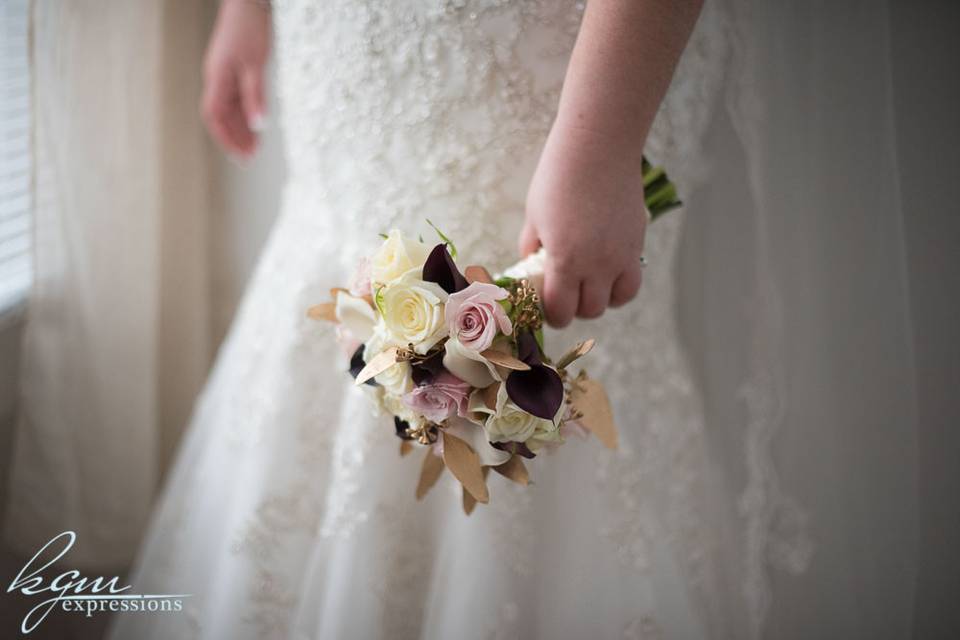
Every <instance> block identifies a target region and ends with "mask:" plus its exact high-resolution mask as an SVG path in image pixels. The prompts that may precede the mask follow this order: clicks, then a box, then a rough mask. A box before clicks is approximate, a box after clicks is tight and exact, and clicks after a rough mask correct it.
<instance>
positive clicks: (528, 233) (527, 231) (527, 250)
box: [519, 220, 540, 258]
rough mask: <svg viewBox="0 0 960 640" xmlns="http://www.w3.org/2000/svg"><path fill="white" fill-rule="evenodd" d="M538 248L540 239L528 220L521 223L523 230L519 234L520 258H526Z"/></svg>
mask: <svg viewBox="0 0 960 640" xmlns="http://www.w3.org/2000/svg"><path fill="white" fill-rule="evenodd" d="M539 248H540V237H539V236H538V235H537V230H536V229H535V228H534V227H533V225H532V224H530V221H529V220H525V221H524V223H523V230H522V231H521V232H520V243H519V249H520V257H521V258H523V257H526V256H528V255H530V254H531V253H533V252H534V251H536V250H537V249H539Z"/></svg>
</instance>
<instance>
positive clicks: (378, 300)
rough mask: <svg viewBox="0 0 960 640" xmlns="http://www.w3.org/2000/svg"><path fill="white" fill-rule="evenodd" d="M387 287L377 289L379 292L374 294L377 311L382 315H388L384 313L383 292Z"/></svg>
mask: <svg viewBox="0 0 960 640" xmlns="http://www.w3.org/2000/svg"><path fill="white" fill-rule="evenodd" d="M384 288H385V287H383V286H380V287H377V290H376V291H375V292H374V294H373V303H374V304H375V305H377V310H378V311H380V315H381V316H383V315H386V314H385V313H384V311H383V290H384Z"/></svg>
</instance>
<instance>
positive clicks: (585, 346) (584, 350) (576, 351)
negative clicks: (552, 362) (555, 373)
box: [557, 338, 597, 369]
mask: <svg viewBox="0 0 960 640" xmlns="http://www.w3.org/2000/svg"><path fill="white" fill-rule="evenodd" d="M596 343H597V341H596V340H594V339H593V338H589V339H587V340H584V341H582V342H578V343H577V344H576V345H575V346H574V347H573V348H572V349H570V351H567V352H566V353H565V354H563V356H562V357H561V358H560V359H559V360H557V369H564V368H566V367H569V366H570V365H571V364H573V363H574V362H575V361H576V360H577V359H579V358H582V357H583V356H585V355H587V354H588V353H590V350H591V349H593V345H595V344H596Z"/></svg>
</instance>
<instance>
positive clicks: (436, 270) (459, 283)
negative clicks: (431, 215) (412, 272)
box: [423, 243, 469, 293]
mask: <svg viewBox="0 0 960 640" xmlns="http://www.w3.org/2000/svg"><path fill="white" fill-rule="evenodd" d="M423 279H424V280H426V281H427V282H436V283H437V284H438V285H440V288H441V289H443V290H444V291H446V292H447V293H456V292H457V291H460V290H461V289H466V288H467V285H468V284H469V283H468V282H467V279H466V278H464V277H463V274H462V273H460V270H459V269H457V265H456V264H454V262H453V257H452V256H451V255H450V252H449V251H447V245H446V244H444V243H440V244H438V245H437V246H435V247H434V248H433V251H431V252H430V255H429V256H427V261H426V262H424V263H423Z"/></svg>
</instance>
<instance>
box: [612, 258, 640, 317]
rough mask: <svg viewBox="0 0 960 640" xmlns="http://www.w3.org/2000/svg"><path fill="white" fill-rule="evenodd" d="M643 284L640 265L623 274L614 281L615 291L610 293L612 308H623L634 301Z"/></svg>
mask: <svg viewBox="0 0 960 640" xmlns="http://www.w3.org/2000/svg"><path fill="white" fill-rule="evenodd" d="M642 282H643V272H642V270H641V269H640V265H639V264H638V265H636V266H634V267H631V268H629V269H627V270H626V271H624V272H623V273H621V274H620V276H619V277H618V278H617V279H616V280H615V281H614V283H613V289H612V290H611V291H610V306H611V307H622V306H623V305H625V304H627V303H628V302H630V301H631V300H633V299H634V298H635V297H636V295H637V292H638V291H640V284H641V283H642Z"/></svg>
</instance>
